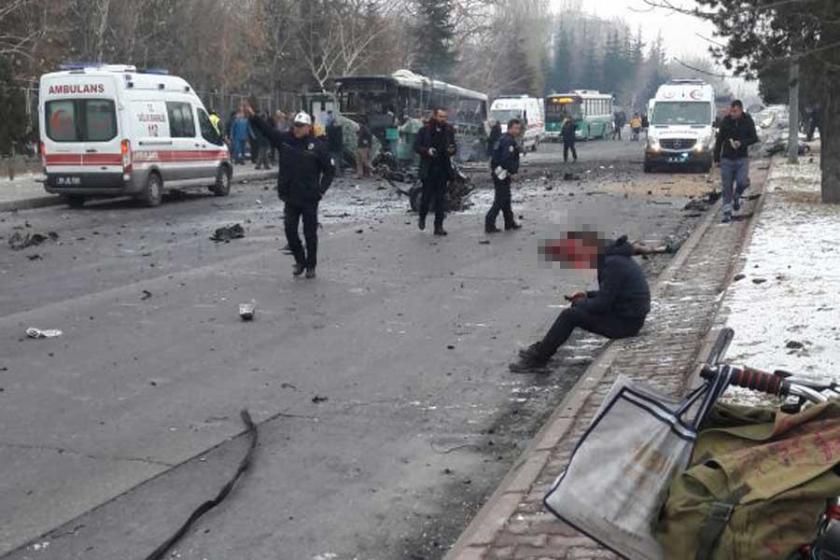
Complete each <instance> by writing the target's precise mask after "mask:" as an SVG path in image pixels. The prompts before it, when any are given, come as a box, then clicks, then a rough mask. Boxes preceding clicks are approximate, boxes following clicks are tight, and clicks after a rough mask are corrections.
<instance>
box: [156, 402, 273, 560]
mask: <svg viewBox="0 0 840 560" xmlns="http://www.w3.org/2000/svg"><path fill="white" fill-rule="evenodd" d="M239 415H240V416H241V417H242V421H243V422H244V423H245V426H246V428H247V429H248V434H249V435H250V436H251V445H250V446H249V447H248V451H247V453H245V457H243V458H242V461H240V463H239V468H238V469H236V473H235V474H234V475H233V478H231V479H230V480H229V481H228V483H227V484H225V485H224V486H223V487H222V489H221V490H220V491H219V493H218V494H217V495H216V497H215V498H213V499H212V500H207V501H206V502H204V503H203V504H201V505H200V506H198V507H197V508H196V510H195V511H193V512H192V515H190V517H189V518H188V519H187V521H186V522H185V523H184V524H183V525H181V527H180V528H179V529H178V530H177V531H176V532H175V534H174V535H172V536H171V537H169V538H168V539H167V540H166V542H164V543H163V544H162V545H160V546H159V547H157V549H156V550H155V551H154V552H152V553H151V554H149V555H148V556H147V557H146V560H161V558H163V557H164V555H165V554H166V553H167V551H168V550H169V549H170V548H172V546H173V545H174V544H175V543H176V542H178V541H179V540H181V537H183V536H184V535H185V534H186V533H187V531H189V530H190V528H191V527H192V526H193V523H195V522H196V521H198V518H199V517H201V516H202V515H204V514H205V513H207V512H208V511H210V510H211V509H213V508H214V507H216V506H217V505H219V504H220V503H222V501H223V500H224V499H225V498H227V495H228V494H230V491H231V490H233V486H234V485H235V484H236V481H237V480H239V478H240V477H241V476H242V474H243V473H244V472H245V471H247V470H248V467H250V466H251V459H252V457H253V456H254V449H255V448H256V447H257V438H258V436H259V434H258V432H257V426H256V424H254V421H253V420H252V419H251V415H250V414H249V413H248V411H247V410H243V411H242V412H240V413H239Z"/></svg>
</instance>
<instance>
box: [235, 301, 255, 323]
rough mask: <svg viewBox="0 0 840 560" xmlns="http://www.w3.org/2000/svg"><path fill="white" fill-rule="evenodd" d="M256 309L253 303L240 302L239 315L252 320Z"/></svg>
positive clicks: (246, 319) (244, 319) (245, 319)
mask: <svg viewBox="0 0 840 560" xmlns="http://www.w3.org/2000/svg"><path fill="white" fill-rule="evenodd" d="M255 311H256V305H255V304H253V303H240V304H239V317H241V318H242V320H243V321H252V320H253V319H254V312H255Z"/></svg>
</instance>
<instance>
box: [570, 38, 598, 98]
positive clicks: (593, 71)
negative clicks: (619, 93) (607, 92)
mask: <svg viewBox="0 0 840 560" xmlns="http://www.w3.org/2000/svg"><path fill="white" fill-rule="evenodd" d="M602 76H603V60H602V59H600V58H599V57H598V52H597V50H596V48H595V45H594V44H592V43H591V42H588V43H586V45H585V46H584V52H583V68H582V69H581V76H580V81H579V83H578V84H577V85H576V86H575V89H601V82H602Z"/></svg>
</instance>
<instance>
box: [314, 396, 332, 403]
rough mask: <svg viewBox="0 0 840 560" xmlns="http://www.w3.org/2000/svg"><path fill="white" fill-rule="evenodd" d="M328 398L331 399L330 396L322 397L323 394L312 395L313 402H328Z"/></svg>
mask: <svg viewBox="0 0 840 560" xmlns="http://www.w3.org/2000/svg"><path fill="white" fill-rule="evenodd" d="M328 400H330V398H329V397H322V396H321V395H315V396H314V397H312V402H313V403H315V404H321V403H322V402H327V401H328Z"/></svg>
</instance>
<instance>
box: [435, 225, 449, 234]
mask: <svg viewBox="0 0 840 560" xmlns="http://www.w3.org/2000/svg"><path fill="white" fill-rule="evenodd" d="M435 235H441V236H442V235H449V234H448V233H447V232H446V230H445V229H443V226H435Z"/></svg>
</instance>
